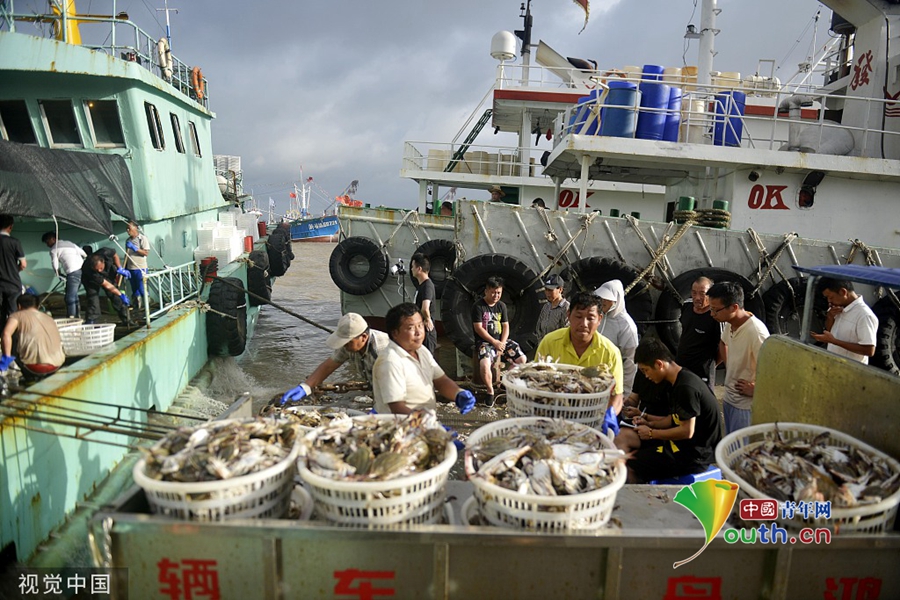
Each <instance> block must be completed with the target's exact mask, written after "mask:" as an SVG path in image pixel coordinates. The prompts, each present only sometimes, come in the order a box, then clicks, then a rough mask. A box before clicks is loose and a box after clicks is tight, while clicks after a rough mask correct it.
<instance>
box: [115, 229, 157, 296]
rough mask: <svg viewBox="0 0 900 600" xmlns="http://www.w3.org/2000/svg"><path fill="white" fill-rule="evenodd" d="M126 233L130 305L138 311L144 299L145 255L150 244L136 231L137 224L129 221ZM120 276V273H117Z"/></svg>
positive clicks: (148, 250)
mask: <svg viewBox="0 0 900 600" xmlns="http://www.w3.org/2000/svg"><path fill="white" fill-rule="evenodd" d="M125 231H126V232H127V233H128V241H127V242H125V269H124V270H126V271H127V272H128V273H129V274H130V276H126V279H130V280H131V298H132V304H134V306H135V308H137V309H138V310H140V309H141V303H142V302H143V299H144V277H145V276H146V275H147V255H148V254H150V242H149V241H148V240H147V236H145V235H144V234H142V233H141V232H140V231H139V230H138V224H137V223H135V222H134V221H129V222H128V226H127V227H126V228H125ZM119 274H120V275H121V274H122V273H119Z"/></svg>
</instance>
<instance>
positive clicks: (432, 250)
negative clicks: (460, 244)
mask: <svg viewBox="0 0 900 600" xmlns="http://www.w3.org/2000/svg"><path fill="white" fill-rule="evenodd" d="M419 253H421V254H424V255H425V257H426V258H427V259H428V262H429V263H431V271H430V272H429V273H428V278H429V279H431V281H432V282H433V283H434V297H435V298H436V299H440V298H441V297H442V296H443V294H444V286H445V285H446V284H447V278H448V277H449V276H450V275H451V274H452V273H453V267H454V265H455V264H456V244H454V243H453V242H452V241H451V240H428V241H427V242H425V243H424V244H422V245H421V246H419V247H418V248H416V252H415V254H419ZM410 264H412V263H410ZM409 276H410V277H412V269H410V273H409ZM412 278H413V282H415V278H414V277H412Z"/></svg>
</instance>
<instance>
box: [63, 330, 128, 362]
mask: <svg viewBox="0 0 900 600" xmlns="http://www.w3.org/2000/svg"><path fill="white" fill-rule="evenodd" d="M115 334H116V326H115V325H114V324H112V323H105V324H95V325H73V326H69V327H64V328H62V329H60V330H59V338H60V340H61V341H62V346H63V350H64V351H65V353H66V356H85V355H87V354H91V353H92V352H96V351H97V350H99V349H100V348H102V347H103V346H106V345H107V344H112V343H113V341H114V339H115Z"/></svg>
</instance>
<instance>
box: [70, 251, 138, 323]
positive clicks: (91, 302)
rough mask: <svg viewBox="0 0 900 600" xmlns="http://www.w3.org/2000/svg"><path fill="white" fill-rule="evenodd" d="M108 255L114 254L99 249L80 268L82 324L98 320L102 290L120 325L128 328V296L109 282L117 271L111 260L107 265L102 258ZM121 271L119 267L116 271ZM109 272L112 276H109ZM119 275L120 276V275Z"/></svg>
mask: <svg viewBox="0 0 900 600" xmlns="http://www.w3.org/2000/svg"><path fill="white" fill-rule="evenodd" d="M109 253H112V255H113V256H115V254H116V252H115V250H113V249H112V248H100V249H98V250H97V251H96V252H94V253H93V254H90V255H89V256H88V257H87V258H86V259H85V261H84V264H85V265H87V266H86V267H84V268H82V278H81V284H82V285H83V286H84V291H85V309H84V317H85V319H84V322H85V323H87V324H91V323H96V322H97V319H99V318H100V290H101V289H102V290H104V291H106V295H107V296H109V299H110V300H111V301H112V305H113V308H114V309H115V311H116V313H118V315H119V319H121V320H122V325H125V326H126V327H128V326H129V325H131V321H130V320H129V319H128V304H129V300H128V294H126V293H125V292H123V291H120V290H119V289H118V288H117V287H116V286H115V285H113V283H112V281H111V279H112V277H114V276H115V275H114V274H115V273H116V271H117V270H116V267H115V263H114V262H113V261H112V259H111V258H110V259H109V263H107V259H105V258H104V255H108V254H109ZM123 270H124V269H122V268H121V267H119V269H118V271H123ZM110 271H111V272H112V273H113V275H110ZM125 272H126V273H127V272H128V271H125ZM119 274H120V275H121V273H119Z"/></svg>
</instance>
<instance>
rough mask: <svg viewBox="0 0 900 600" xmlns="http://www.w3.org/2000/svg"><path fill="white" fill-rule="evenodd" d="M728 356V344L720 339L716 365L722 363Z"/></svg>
mask: <svg viewBox="0 0 900 600" xmlns="http://www.w3.org/2000/svg"><path fill="white" fill-rule="evenodd" d="M727 358H728V346H726V345H725V342H723V341H722V340H719V351H718V353H717V354H716V365H721V364H722V363H723V362H725V360H726V359H727Z"/></svg>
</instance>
